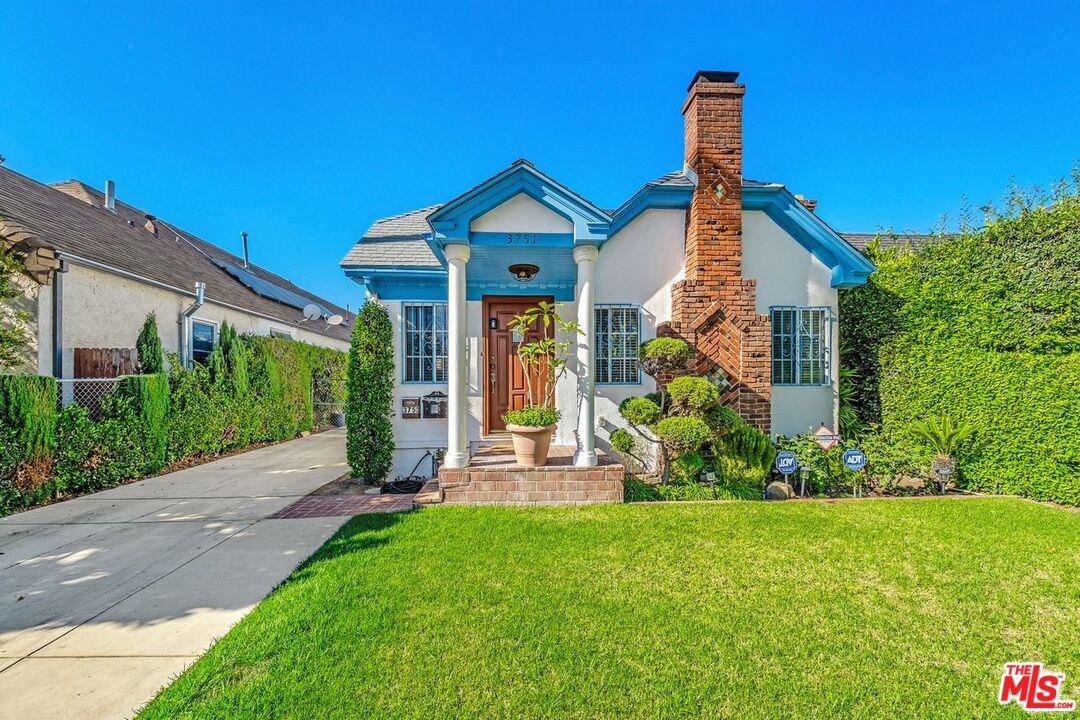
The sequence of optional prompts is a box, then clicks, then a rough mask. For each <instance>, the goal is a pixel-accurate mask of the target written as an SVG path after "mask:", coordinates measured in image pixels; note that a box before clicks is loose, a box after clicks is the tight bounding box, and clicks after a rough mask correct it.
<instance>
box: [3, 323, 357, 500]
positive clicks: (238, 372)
mask: <svg viewBox="0 0 1080 720" xmlns="http://www.w3.org/2000/svg"><path fill="white" fill-rule="evenodd" d="M345 359H346V354H345V353H343V352H340V351H337V350H331V349H328V348H320V347H316V346H314V345H308V344H306V343H301V342H295V341H292V340H284V339H276V338H266V337H249V336H239V335H237V334H236V332H235V331H234V330H233V329H232V328H231V327H229V326H228V325H227V324H223V326H222V330H221V342H220V343H219V345H218V346H217V347H216V348H215V349H214V352H213V353H212V354H211V356H210V359H209V360H208V362H207V364H206V365H205V366H203V365H196V366H195V367H193V368H191V369H186V368H183V367H182V366H180V364H179V362H178V361H177V359H176V358H172V364H171V367H170V368H169V370H168V376H165V375H163V374H155V375H132V376H125V377H122V378H120V380H119V381H118V382H117V387H116V389H115V391H114V392H113V393H111V394H110V395H109V396H108V397H106V398H105V399H104V400H103V401H102V403H101V412H100V414H99V417H98V419H92V418H91V417H90V414H89V413H88V412H87V411H86V409H84V408H82V407H79V406H77V405H69V406H67V407H65V408H64V409H63V410H62V411H60V412H59V413H57V410H56V404H57V403H56V397H57V395H56V382H55V381H54V380H53V379H52V378H45V377H36V376H14V375H5V376H0V422H2V425H0V442H2V449H0V515H5V514H8V513H10V512H14V511H16V510H20V509H23V508H25V507H28V506H31V505H34V504H39V503H42V502H45V501H48V500H49V499H53V498H56V497H59V496H62V495H65V494H70V493H82V492H88V491H93V490H100V489H103V488H106V487H110V486H113V485H116V484H118V483H121V482H124V481H126V480H131V479H135V478H140V477H145V476H147V475H153V474H154V473H157V472H159V471H161V469H162V468H164V467H166V466H167V465H168V464H169V463H172V462H175V461H178V460H181V459H183V458H188V457H192V456H203V455H211V456H212V455H214V454H217V453H221V452H223V451H228V450H233V449H237V448H241V447H244V446H247V445H251V444H253V443H258V442H266V441H273V440H283V439H287V438H291V437H295V436H296V435H297V434H299V433H300V432H302V431H304V430H310V429H311V428H312V426H313V422H314V421H313V413H312V400H311V388H312V378H313V377H314V376H315V375H316V374H319V375H324V376H330V377H331V378H337V379H338V380H342V379H343V378H344V370H345Z"/></svg>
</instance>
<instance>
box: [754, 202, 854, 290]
mask: <svg viewBox="0 0 1080 720" xmlns="http://www.w3.org/2000/svg"><path fill="white" fill-rule="evenodd" d="M742 206H743V210H762V211H764V212H765V214H766V215H768V216H769V218H771V219H772V221H773V222H775V223H776V224H777V225H779V226H780V227H781V228H783V229H784V231H785V232H787V233H788V234H789V235H790V236H791V237H792V238H794V239H795V241H796V242H797V243H799V245H801V246H802V247H803V248H805V249H806V250H807V251H809V252H810V253H811V254H812V255H813V256H814V257H816V258H817V259H818V260H820V261H821V262H822V263H824V264H825V265H828V266H829V267H830V268H832V283H831V284H832V286H833V287H838V288H846V287H855V286H857V285H862V284H864V283H865V282H866V278H868V277H869V276H870V273H872V272H873V271H874V264H873V263H871V262H870V261H869V260H867V259H866V258H865V257H863V255H862V254H861V253H860V252H859V251H858V250H856V249H855V248H853V247H851V245H849V244H848V243H847V242H846V241H845V240H844V239H843V238H842V237H840V236H839V235H837V234H836V232H835V231H833V229H832V228H830V227H829V226H828V225H826V224H825V223H824V222H823V221H822V220H821V218H819V217H818V216H817V215H815V214H814V213H812V212H810V211H809V210H807V209H806V207H805V206H804V205H803V204H802V203H801V202H799V201H798V200H797V199H795V196H794V195H792V194H791V193H790V192H788V191H787V189H786V188H784V187H781V186H773V187H744V188H743V189H742Z"/></svg>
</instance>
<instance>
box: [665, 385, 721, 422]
mask: <svg viewBox="0 0 1080 720" xmlns="http://www.w3.org/2000/svg"><path fill="white" fill-rule="evenodd" d="M667 394H668V397H669V398H671V412H672V413H674V414H676V415H694V416H699V417H700V416H703V415H704V414H705V413H706V412H707V411H708V410H709V409H710V408H712V407H713V406H714V405H716V404H717V403H718V402H720V391H719V390H717V389H716V386H715V385H713V384H712V383H711V382H710V381H709V380H707V379H706V378H703V377H693V376H691V375H688V376H685V377H678V378H675V379H674V380H672V381H671V382H669V383H668V385H667Z"/></svg>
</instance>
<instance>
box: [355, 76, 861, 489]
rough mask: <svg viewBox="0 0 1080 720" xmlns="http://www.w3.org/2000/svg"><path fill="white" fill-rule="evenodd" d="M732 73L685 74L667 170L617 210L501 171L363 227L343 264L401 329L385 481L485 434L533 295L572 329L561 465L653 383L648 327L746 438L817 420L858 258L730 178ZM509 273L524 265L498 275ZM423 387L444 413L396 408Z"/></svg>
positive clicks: (758, 188) (462, 452) (734, 116)
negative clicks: (688, 78) (677, 149)
mask: <svg viewBox="0 0 1080 720" xmlns="http://www.w3.org/2000/svg"><path fill="white" fill-rule="evenodd" d="M736 79H737V73H727V72H704V71H703V72H699V73H697V74H696V75H695V76H694V79H693V82H692V83H691V85H690V87H689V90H688V96H687V98H686V101H685V103H684V105H683V108H682V111H683V115H684V122H685V156H684V158H683V165H682V168H681V169H680V170H677V171H675V172H672V173H668V174H666V175H663V176H661V177H659V178H658V179H656V180H653V181H650V182H647V183H645V184H644V185H643V186H642V187H641V189H640V190H638V191H637V192H636V193H635V194H633V195H632V196H631V197H629V198H628V199H627V200H626V201H625V202H624V203H623V204H622V205H620V206H619V207H617V208H614V209H606V208H601V207H598V206H597V205H596V204H594V203H593V202H591V201H589V200H588V199H587V198H585V197H582V196H581V195H579V194H578V193H576V192H574V191H572V190H571V189H569V187H568V186H567V185H566V184H564V183H563V182H561V181H559V180H557V179H555V178H552V177H550V176H549V175H547V174H545V173H543V172H542V171H540V170H539V169H538V168H537V167H535V166H534V165H533V164H532V163H530V162H528V161H526V160H518V161H516V162H514V163H513V164H512V165H510V166H509V167H507V168H505V169H504V170H502V171H500V172H498V173H496V174H495V175H493V176H492V177H490V178H488V179H486V180H484V181H482V182H480V183H479V184H478V185H476V186H475V187H473V188H471V189H469V190H466V191H465V192H463V193H462V194H461V195H459V196H457V197H455V198H452V199H449V200H446V201H444V202H441V203H439V204H435V205H429V206H427V207H424V208H421V209H419V210H414V211H411V212H406V213H403V214H400V215H394V216H391V217H387V218H383V219H381V220H378V221H376V222H375V223H374V224H373V225H372V226H371V227H370V229H369V230H368V231H367V232H366V233H364V235H363V237H362V238H361V239H360V240H359V241H358V242H357V243H356V245H355V246H354V247H353V248H352V249H351V250H350V251H349V252H348V254H347V255H346V256H345V258H344V259H343V260H342V262H341V266H342V269H343V270H344V272H345V274H346V275H347V276H348V277H350V278H352V279H354V280H355V281H356V282H358V283H360V284H361V285H362V286H363V288H364V293H365V296H366V298H368V299H375V300H377V301H379V302H381V303H383V304H384V305H386V306H387V308H388V309H389V312H390V315H391V318H392V319H393V320H394V321H395V322H396V323H397V326H398V329H399V332H398V333H397V336H396V339H395V344H394V348H393V352H394V359H395V365H396V367H397V369H398V377H397V388H396V396H395V400H396V406H395V410H396V411H397V412H396V416H395V418H394V431H395V441H396V445H397V451H396V452H397V458H396V462H395V468H394V473H395V474H407V473H408V472H409V471H410V470H411V469H412V467H413V465H414V464H415V463H416V461H417V460H418V459H419V458H420V457H421V456H422V455H423V453H424V452H426V451H430V450H434V449H436V448H445V449H446V456H445V463H446V467H447V468H456V467H464V466H466V465H467V464H468V460H469V457H470V454H471V453H472V452H473V451H474V450H475V449H476V447H477V446H478V444H479V443H481V442H482V441H483V440H485V439H487V438H491V437H493V436H494V435H496V434H497V433H498V432H499V431H500V430H502V429H503V427H504V426H503V422H502V419H501V415H502V413H503V412H505V410H506V409H507V407H509V406H517V405H519V404H520V403H521V402H522V399H521V397H520V396H519V394H518V393H517V392H516V391H517V390H518V388H515V387H514V383H515V363H516V358H515V355H514V347H515V343H514V338H513V337H512V336H511V333H510V331H509V330H508V329H507V326H506V323H507V321H508V319H509V318H510V317H511V316H512V314H513V313H514V312H516V311H519V310H520V309H522V308H523V307H526V306H528V305H529V304H534V303H535V302H536V301H537V300H539V299H549V300H554V301H556V302H557V303H559V304H560V306H561V309H560V313H561V314H562V315H564V316H567V317H571V318H576V319H577V321H578V322H579V324H580V326H581V327H582V328H583V329H584V334H583V335H582V336H581V338H580V340H579V342H578V346H577V353H576V362H573V363H571V367H570V369H569V374H568V376H567V378H566V379H564V381H563V382H562V383H561V384H560V386H559V388H558V397H557V400H556V405H557V408H558V409H559V410H560V411H561V413H562V419H561V421H560V422H559V425H558V428H557V431H556V437H555V442H556V443H558V444H565V445H571V446H573V447H574V448H575V458H574V463H575V464H576V465H578V466H590V465H593V464H595V463H596V450H595V448H596V443H597V442H599V443H600V445H601V446H604V444H605V440H606V438H607V437H608V434H609V433H610V431H611V430H612V429H614V428H615V427H617V426H618V425H619V424H620V416H619V413H618V411H617V408H618V406H619V403H620V402H622V401H623V400H624V399H625V398H627V397H630V396H632V395H641V394H644V393H647V392H651V391H653V390H654V388H653V387H651V386H649V384H647V383H649V378H648V377H646V376H643V375H642V373H641V372H640V370H639V369H638V366H637V355H638V348H639V345H640V344H641V343H642V342H643V341H645V340H648V339H650V338H653V337H655V336H657V335H658V334H668V335H675V336H681V337H684V338H685V339H687V340H688V341H689V342H690V343H691V344H692V345H693V346H694V347H695V349H696V353H697V355H696V359H695V361H694V367H693V368H691V370H692V371H695V372H698V373H700V374H703V375H706V376H708V377H710V378H713V379H714V381H715V382H716V383H717V384H718V385H719V386H720V388H721V391H722V397H723V399H724V402H726V403H727V404H729V405H731V406H732V407H734V408H735V409H737V410H738V411H739V412H740V413H741V414H742V415H743V416H744V417H746V418H747V419H748V420H750V421H751V422H753V423H755V424H757V425H758V426H759V427H761V428H763V429H765V430H768V431H771V432H772V433H778V434H785V435H790V434H795V433H800V432H805V431H808V430H815V429H817V428H818V427H820V426H821V425H822V424H825V425H827V426H829V427H832V428H835V424H836V416H837V409H838V400H837V381H838V363H837V359H838V355H839V348H838V333H837V326H838V323H839V322H840V321H841V319H840V318H839V313H838V307H837V290H838V288H843V287H850V286H854V285H858V284H861V283H863V282H865V279H866V278H867V276H868V275H869V274H870V272H871V271H872V270H873V266H872V265H871V263H870V262H869V261H867V260H866V258H865V257H863V256H862V255H861V254H860V253H859V252H858V251H857V250H856V249H855V248H853V247H852V246H851V245H850V244H848V242H846V241H845V240H844V239H843V238H842V237H841V236H840V235H839V234H838V233H836V232H835V231H834V230H832V229H831V228H830V227H829V226H828V225H827V224H826V223H825V222H824V220H823V219H822V218H821V217H819V216H818V215H817V214H815V212H814V209H813V203H812V202H808V201H804V200H802V198H800V197H796V196H794V195H792V194H791V193H790V192H789V191H788V189H787V188H785V187H784V186H783V185H781V184H778V183H773V182H757V181H752V180H748V179H745V178H743V176H742V100H743V94H744V86H743V85H742V84H739V83H737V82H736ZM673 164H674V163H673ZM518 265H531V266H534V269H528V268H526V269H527V270H529V272H526V273H524V274H521V273H520V268H517V271H518V274H515V273H514V272H511V270H510V268H511V266H518ZM432 395H433V396H434V397H436V398H438V397H440V396H443V395H445V397H446V408H445V409H446V412H445V417H426V416H425V415H426V413H425V412H414V411H413V410H412V408H413V407H415V405H414V403H415V401H416V400H417V399H423V398H425V397H427V396H432ZM422 405H424V409H425V410H426V409H427V407H426V404H425V403H422ZM432 407H433V408H434V407H437V406H435V405H433V406H432ZM433 414H435V415H438V414H439V413H433Z"/></svg>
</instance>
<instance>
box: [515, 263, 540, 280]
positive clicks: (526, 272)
mask: <svg viewBox="0 0 1080 720" xmlns="http://www.w3.org/2000/svg"><path fill="white" fill-rule="evenodd" d="M508 269H509V270H510V274H511V275H513V276H514V277H515V278H517V281H518V282H529V281H530V280H532V279H533V278H534V277H535V276H536V273H538V272H540V268H538V267H537V266H536V265H530V264H529V263H516V264H514V265H511V266H510V267H509V268H508Z"/></svg>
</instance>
